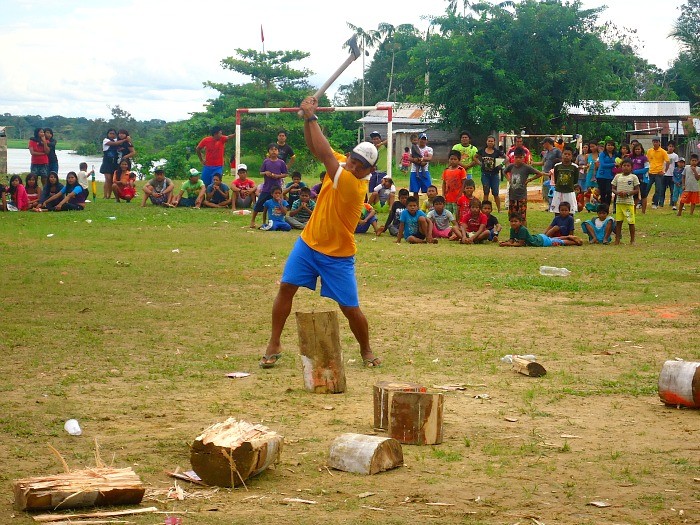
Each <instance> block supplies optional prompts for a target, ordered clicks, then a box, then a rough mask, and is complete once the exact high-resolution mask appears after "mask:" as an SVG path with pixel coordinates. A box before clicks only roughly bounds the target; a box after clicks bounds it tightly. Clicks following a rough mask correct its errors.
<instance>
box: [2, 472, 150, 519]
mask: <svg viewBox="0 0 700 525" xmlns="http://www.w3.org/2000/svg"><path fill="white" fill-rule="evenodd" d="M13 489H14V493H15V507H16V508H17V509H19V510H56V509H71V508H79V507H94V506H100V507H103V506H107V505H137V504H139V503H141V500H142V499H143V495H144V493H145V492H146V487H145V486H144V485H143V483H142V482H141V479H140V478H139V477H138V476H137V475H136V473H135V472H134V471H133V470H132V469H131V468H105V467H99V468H93V469H85V470H74V471H72V472H66V473H63V474H56V475H55V476H41V477H36V478H26V479H18V480H15V481H14V483H13Z"/></svg>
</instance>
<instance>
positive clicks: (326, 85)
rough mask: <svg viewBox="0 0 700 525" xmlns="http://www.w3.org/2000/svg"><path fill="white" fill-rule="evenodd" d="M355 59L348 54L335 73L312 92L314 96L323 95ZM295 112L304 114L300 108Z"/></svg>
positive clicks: (300, 114)
mask: <svg viewBox="0 0 700 525" xmlns="http://www.w3.org/2000/svg"><path fill="white" fill-rule="evenodd" d="M355 60H357V57H356V56H355V55H350V56H348V58H346V59H345V62H343V63H342V64H341V65H340V67H339V68H338V69H336V70H335V73H333V74H332V75H331V76H330V78H329V79H328V80H326V81H325V82H324V83H323V85H322V86H321V87H320V88H318V91H316V93H314V97H315V98H318V97H320V96H321V95H323V94H324V93H325V92H326V90H327V89H328V88H329V87H330V86H331V84H333V82H335V81H336V80H337V79H338V77H339V76H340V75H342V74H343V71H345V70H346V69H347V68H348V66H349V65H350V64H352V63H353V62H354V61H355ZM297 114H298V115H299V116H300V117H302V116H303V115H304V112H303V111H302V110H299V111H298V112H297Z"/></svg>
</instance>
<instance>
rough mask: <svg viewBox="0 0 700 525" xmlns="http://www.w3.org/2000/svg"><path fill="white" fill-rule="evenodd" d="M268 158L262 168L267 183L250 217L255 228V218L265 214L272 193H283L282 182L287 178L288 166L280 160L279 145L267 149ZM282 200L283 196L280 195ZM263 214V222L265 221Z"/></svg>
mask: <svg viewBox="0 0 700 525" xmlns="http://www.w3.org/2000/svg"><path fill="white" fill-rule="evenodd" d="M267 154H268V156H267V157H266V158H265V160H263V163H262V166H260V174H261V175H262V176H263V178H264V179H265V181H264V182H263V186H262V190H261V192H260V195H259V196H258V199H257V201H256V202H255V207H254V208H253V214H252V215H251V216H250V227H251V228H255V216H256V215H257V214H258V213H260V212H261V211H262V212H264V211H265V210H266V208H265V202H266V201H268V200H270V199H271V198H272V192H273V190H274V189H275V188H280V193H281V191H282V180H283V179H284V178H285V177H286V176H287V164H285V162H284V161H283V160H282V159H280V158H279V149H277V144H276V143H274V142H273V143H272V144H270V145H269V146H268V147H267ZM280 198H281V195H280ZM264 215H265V214H264V213H263V220H264V219H265V216H264Z"/></svg>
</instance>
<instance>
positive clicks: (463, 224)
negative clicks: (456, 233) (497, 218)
mask: <svg viewBox="0 0 700 525" xmlns="http://www.w3.org/2000/svg"><path fill="white" fill-rule="evenodd" d="M487 224H488V218H487V217H486V215H485V214H483V213H481V202H479V199H476V198H473V199H472V200H471V202H470V203H469V214H468V215H466V216H465V217H462V218H461V219H460V221H459V228H460V234H461V236H462V239H461V240H460V241H459V242H460V243H461V244H477V243H480V242H483V241H485V240H486V239H488V238H489V232H488V230H487V229H486V225H487Z"/></svg>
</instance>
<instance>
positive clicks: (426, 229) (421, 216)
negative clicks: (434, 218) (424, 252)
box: [396, 197, 437, 244]
mask: <svg viewBox="0 0 700 525" xmlns="http://www.w3.org/2000/svg"><path fill="white" fill-rule="evenodd" d="M401 239H406V240H407V241H408V242H409V243H411V244H425V243H431V244H432V243H437V239H433V228H432V225H431V224H429V221H428V218H427V217H426V216H425V213H423V212H422V211H421V210H419V209H418V198H417V197H408V199H406V209H405V210H404V211H402V212H401V218H400V222H399V231H398V232H397V233H396V243H397V244H399V243H401Z"/></svg>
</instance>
